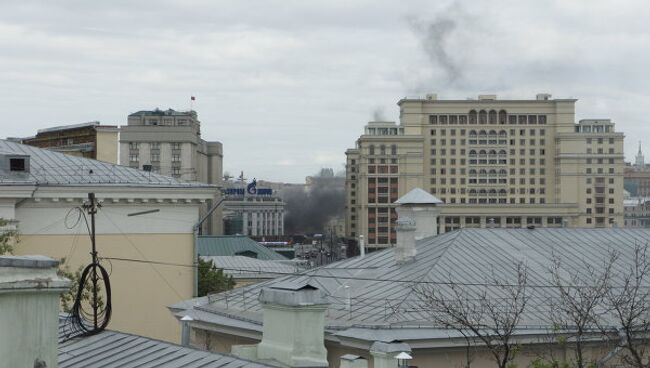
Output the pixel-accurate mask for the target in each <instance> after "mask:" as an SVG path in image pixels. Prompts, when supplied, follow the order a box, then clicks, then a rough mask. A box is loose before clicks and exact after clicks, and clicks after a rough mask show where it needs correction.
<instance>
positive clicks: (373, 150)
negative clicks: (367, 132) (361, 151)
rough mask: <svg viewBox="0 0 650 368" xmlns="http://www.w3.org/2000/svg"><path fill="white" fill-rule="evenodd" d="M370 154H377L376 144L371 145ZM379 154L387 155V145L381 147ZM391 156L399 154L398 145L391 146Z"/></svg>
mask: <svg viewBox="0 0 650 368" xmlns="http://www.w3.org/2000/svg"><path fill="white" fill-rule="evenodd" d="M368 154H370V155H374V154H375V145H374V144H371V145H370V146H369V147H368ZM379 154H380V155H385V154H386V145H384V144H382V145H380V146H379ZM390 154H391V155H396V154H397V145H396V144H392V145H391V146H390Z"/></svg>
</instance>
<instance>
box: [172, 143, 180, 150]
mask: <svg viewBox="0 0 650 368" xmlns="http://www.w3.org/2000/svg"><path fill="white" fill-rule="evenodd" d="M172 149H174V150H179V149H181V144H180V143H178V142H174V143H172Z"/></svg>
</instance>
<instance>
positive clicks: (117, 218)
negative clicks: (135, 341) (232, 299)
mask: <svg viewBox="0 0 650 368" xmlns="http://www.w3.org/2000/svg"><path fill="white" fill-rule="evenodd" d="M0 151H2V154H0V218H2V219H5V220H8V221H9V224H10V226H11V228H13V229H15V230H17V232H18V234H19V236H18V242H17V244H16V245H15V253H16V254H18V255H33V254H39V255H45V256H49V257H52V258H54V259H57V260H58V259H65V264H66V265H67V266H68V267H69V269H70V271H72V272H74V271H76V270H77V269H78V268H79V267H82V266H83V267H85V266H86V265H88V264H89V263H90V262H91V256H90V250H91V244H90V240H89V234H88V231H89V230H88V228H87V226H86V223H85V220H84V217H83V215H82V214H81V213H80V212H79V208H80V207H81V206H83V204H84V203H85V202H86V201H87V198H88V193H94V194H95V196H96V198H97V200H98V202H99V204H100V207H99V210H98V214H97V216H96V234H97V251H98V253H99V257H100V258H102V261H101V263H102V265H103V266H104V267H105V268H106V269H107V270H108V272H109V273H110V282H111V289H112V305H113V311H112V319H111V322H110V324H109V328H110V329H113V330H118V331H123V332H128V333H133V334H139V335H143V336H147V337H152V338H156V339H160V340H165V341H171V342H178V341H179V339H180V326H179V325H178V323H177V321H176V320H175V319H174V318H173V317H171V316H170V315H169V313H168V311H167V306H168V305H171V304H174V303H176V302H178V300H183V299H186V298H189V297H191V296H192V295H194V294H193V292H194V285H195V274H194V270H193V269H192V267H188V265H192V264H193V263H194V260H195V259H196V257H197V253H196V248H195V244H194V239H195V238H194V234H195V232H194V231H195V227H196V224H197V223H198V222H199V218H200V217H199V212H200V209H201V208H202V206H204V205H205V203H206V202H207V201H210V200H214V198H215V197H216V196H217V194H218V190H217V187H216V186H213V185H209V184H202V183H188V182H182V181H178V180H176V179H174V178H171V177H167V176H162V175H158V174H153V173H145V172H142V171H141V170H136V169H132V168H127V167H123V166H119V165H115V164H109V163H105V162H100V161H95V160H89V159H85V158H79V157H74V156H68V155H64V154H62V153H58V152H52V151H49V150H45V149H39V148H35V147H30V146H26V145H21V144H17V143H13V142H8V141H3V140H0ZM88 221H89V222H90V217H89V216H88ZM175 265H176V266H175ZM178 265H183V266H178Z"/></svg>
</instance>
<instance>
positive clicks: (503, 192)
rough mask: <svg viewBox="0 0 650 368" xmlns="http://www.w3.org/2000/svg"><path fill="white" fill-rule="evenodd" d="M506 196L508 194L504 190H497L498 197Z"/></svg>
mask: <svg viewBox="0 0 650 368" xmlns="http://www.w3.org/2000/svg"><path fill="white" fill-rule="evenodd" d="M507 194H508V192H507V191H506V190H505V189H501V190H499V195H500V196H504V195H507Z"/></svg>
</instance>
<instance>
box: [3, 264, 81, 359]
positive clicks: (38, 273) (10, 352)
mask: <svg viewBox="0 0 650 368" xmlns="http://www.w3.org/2000/svg"><path fill="white" fill-rule="evenodd" d="M58 264H59V262H57V261H55V260H53V259H51V258H47V257H43V256H23V257H13V256H11V257H8V256H5V257H0V311H2V313H0V357H2V365H3V366H6V367H29V368H31V367H48V368H56V367H57V366H58V363H57V360H58V352H57V345H58V329H59V294H61V293H62V292H63V291H65V290H66V289H67V288H68V286H69V284H70V283H69V282H68V281H67V280H66V279H64V278H61V277H59V276H58V275H57V273H56V271H57V266H58Z"/></svg>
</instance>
